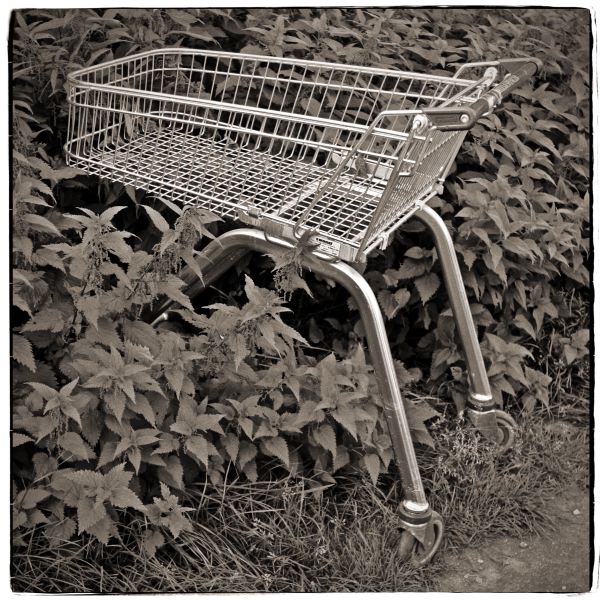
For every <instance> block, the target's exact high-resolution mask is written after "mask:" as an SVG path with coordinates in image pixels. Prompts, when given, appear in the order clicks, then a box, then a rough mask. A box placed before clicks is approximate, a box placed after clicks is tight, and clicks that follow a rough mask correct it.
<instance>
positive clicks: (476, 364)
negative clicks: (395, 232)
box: [414, 206, 493, 408]
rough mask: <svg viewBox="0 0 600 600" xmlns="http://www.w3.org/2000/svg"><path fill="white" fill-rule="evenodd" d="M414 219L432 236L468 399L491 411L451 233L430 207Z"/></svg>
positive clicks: (486, 382)
mask: <svg viewBox="0 0 600 600" xmlns="http://www.w3.org/2000/svg"><path fill="white" fill-rule="evenodd" d="M414 216H415V217H417V218H418V219H419V220H420V221H422V222H423V223H424V224H425V225H426V226H427V228H428V229H429V231H430V232H431V234H432V235H433V239H434V242H435V247H436V249H437V255H438V259H439V261H440V264H441V266H442V273H443V276H444V283H445V284H446V290H447V292H448V297H449V298H450V306H451V307H452V313H453V315H454V320H455V322H456V329H457V331H458V336H459V339H460V343H461V345H462V348H463V352H464V355H465V361H466V363H467V372H468V374H469V385H470V390H469V393H470V396H471V399H472V400H473V401H475V403H476V404H477V406H479V407H481V408H484V407H487V406H489V407H490V408H491V407H492V406H493V399H492V392H491V389H490V383H489V380H488V376H487V372H486V370H485V364H484V362H483V356H482V354H481V348H480V346H479V341H478V339H477V330H476V329H475V323H474V322H473V315H472V314H471V309H470V308H469V300H468V298H467V293H466V291H465V286H464V283H463V279H462V275H461V273H460V267H459V264H458V259H457V257H456V251H455V250H454V243H453V241H452V237H451V236H450V232H449V231H448V228H447V227H446V224H445V223H444V221H443V220H442V218H441V217H440V216H439V215H438V214H437V213H436V212H435V211H434V210H433V209H432V208H430V207H429V206H423V207H422V208H420V209H419V210H418V211H416V212H415V213H414Z"/></svg>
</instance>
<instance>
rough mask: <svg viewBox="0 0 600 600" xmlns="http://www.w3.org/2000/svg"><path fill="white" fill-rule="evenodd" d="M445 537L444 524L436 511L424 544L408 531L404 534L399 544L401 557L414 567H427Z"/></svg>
mask: <svg viewBox="0 0 600 600" xmlns="http://www.w3.org/2000/svg"><path fill="white" fill-rule="evenodd" d="M443 537H444V522H443V521H442V517H440V515H439V514H438V513H436V512H435V511H434V512H432V513H431V520H430V521H429V523H427V529H426V531H425V536H424V540H423V542H421V541H420V540H418V539H417V538H416V537H415V536H414V535H413V534H412V533H411V532H410V531H408V530H404V531H403V532H402V535H401V536H400V540H399V542H398V545H399V553H400V556H401V557H402V559H403V560H410V561H411V562H412V563H413V564H414V565H425V564H427V563H428V562H429V561H430V560H431V559H432V558H433V556H434V554H435V553H436V552H437V551H438V549H439V547H440V544H441V543H442V538H443Z"/></svg>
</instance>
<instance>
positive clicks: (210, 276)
mask: <svg viewBox="0 0 600 600" xmlns="http://www.w3.org/2000/svg"><path fill="white" fill-rule="evenodd" d="M276 248H292V244H290V243H289V242H287V241H285V240H282V239H280V238H273V237H272V236H269V239H268V240H267V239H266V238H265V236H264V234H263V233H262V232H260V231H258V230H256V229H236V230H234V231H229V232H227V233H225V234H223V235H221V236H220V237H219V238H217V239H216V240H213V241H212V242H210V244H208V246H207V247H206V248H205V249H204V250H203V251H202V254H201V255H200V256H199V257H198V258H199V260H198V263H199V266H200V268H201V269H204V271H203V274H204V273H205V274H204V284H202V283H200V282H198V283H197V284H196V285H195V286H194V290H196V293H197V291H200V290H201V289H202V287H204V285H206V284H207V283H206V282H207V281H214V279H216V277H218V276H219V275H220V274H221V273H223V272H224V271H225V270H226V269H227V268H228V267H229V266H231V265H232V264H233V262H234V260H233V259H234V258H235V257H237V258H236V260H237V259H239V258H240V257H241V256H243V254H245V253H246V252H247V251H249V250H252V251H255V252H263V253H266V252H272V251H273V250H274V249H276ZM326 258H329V257H328V256H327V255H323V259H326ZM323 259H321V258H319V254H315V256H312V255H306V256H303V257H302V258H301V262H302V266H303V267H305V268H307V269H309V270H311V271H314V272H315V273H317V274H319V275H321V276H323V277H327V278H329V279H333V280H334V281H335V282H336V283H339V284H340V285H341V286H343V287H344V288H346V289H347V290H348V292H349V293H350V294H351V295H352V297H353V298H354V300H355V301H356V304H357V306H358V309H359V311H360V316H361V318H362V320H363V324H364V327H365V331H366V334H367V342H368V344H369V351H370V354H371V360H372V362H373V366H374V368H375V375H376V378H377V382H378V385H379V390H380V393H381V395H382V397H383V401H384V412H385V416H386V420H387V424H388V428H389V432H390V437H391V439H392V445H393V448H394V455H395V459H396V464H397V465H398V471H399V472H400V476H401V478H402V484H403V488H404V491H405V500H404V502H403V505H405V506H406V507H407V508H408V509H410V511H412V512H413V513H415V512H416V513H428V512H429V504H428V503H427V499H426V497H425V491H424V489H423V483H422V481H421V475H420V472H419V466H418V464H417V458H416V456H415V451H414V447H413V444H412V439H411V435H410V429H409V426H408V420H407V418H406V412H405V410H404V404H403V403H402V398H401V396H400V389H399V387H398V380H397V377H396V371H395V369H394V362H393V359H392V354H391V351H390V346H389V342H388V339H387V335H386V331H385V323H384V320H383V317H382V315H381V309H380V308H379V304H378V303H377V298H376V297H375V294H374V293H373V290H372V289H371V288H370V286H369V284H368V283H367V281H366V280H365V278H364V277H363V276H362V275H361V274H360V273H359V272H358V271H356V270H355V269H353V268H352V267H351V266H349V265H347V264H346V263H344V262H327V261H326V260H323ZM188 294H189V290H188ZM163 310H164V309H163Z"/></svg>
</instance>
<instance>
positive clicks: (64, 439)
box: [58, 431, 96, 460]
mask: <svg viewBox="0 0 600 600" xmlns="http://www.w3.org/2000/svg"><path fill="white" fill-rule="evenodd" d="M58 444H59V446H60V447H61V448H62V449H63V450H65V451H67V452H69V453H70V454H71V455H72V457H73V458H79V459H82V460H91V459H93V458H96V454H95V452H94V451H93V450H92V449H91V448H90V447H89V446H88V445H87V444H86V443H85V442H84V441H83V439H82V438H81V436H80V435H79V434H78V433H75V432H74V431H67V433H64V434H63V435H61V436H60V438H59V440H58Z"/></svg>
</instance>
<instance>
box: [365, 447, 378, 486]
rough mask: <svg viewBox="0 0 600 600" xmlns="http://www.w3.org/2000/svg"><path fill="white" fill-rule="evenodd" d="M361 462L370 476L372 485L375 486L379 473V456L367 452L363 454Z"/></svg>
mask: <svg viewBox="0 0 600 600" xmlns="http://www.w3.org/2000/svg"><path fill="white" fill-rule="evenodd" d="M363 462H364V464H365V467H366V469H367V472H368V473H369V476H370V477H371V481H372V482H373V485H375V486H376V485H377V479H378V478H379V473H380V472H381V460H380V459H379V456H378V455H377V454H375V453H374V452H369V453H367V454H365V455H364V456H363Z"/></svg>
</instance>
